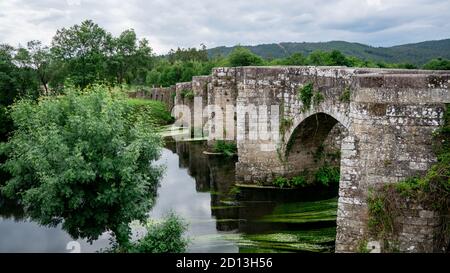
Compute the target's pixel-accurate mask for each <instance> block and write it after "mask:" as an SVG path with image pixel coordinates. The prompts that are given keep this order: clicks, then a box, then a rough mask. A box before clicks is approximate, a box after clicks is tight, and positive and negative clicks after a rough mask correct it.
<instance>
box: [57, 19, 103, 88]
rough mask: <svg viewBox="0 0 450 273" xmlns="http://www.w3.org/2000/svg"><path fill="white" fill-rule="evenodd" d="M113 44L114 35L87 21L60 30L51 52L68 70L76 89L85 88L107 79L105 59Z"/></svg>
mask: <svg viewBox="0 0 450 273" xmlns="http://www.w3.org/2000/svg"><path fill="white" fill-rule="evenodd" d="M111 43H112V36H111V34H109V33H107V32H106V31H105V30H104V29H102V28H101V27H99V26H98V25H97V24H95V23H94V22H92V21H90V20H87V21H84V22H82V23H81V25H74V26H72V27H70V28H68V29H66V28H63V29H61V30H58V31H57V32H56V35H55V36H54V37H53V41H52V48H51V51H52V53H53V54H54V55H55V57H56V58H57V59H58V60H60V61H63V62H65V63H66V64H67V65H68V66H69V67H68V69H67V71H69V72H68V75H67V76H68V77H70V78H71V79H72V80H73V82H74V83H75V84H76V85H78V86H80V87H86V86H87V85H88V84H92V83H94V82H95V81H97V80H103V79H105V78H106V77H107V70H106V67H107V64H106V58H107V52H108V49H110V48H111Z"/></svg>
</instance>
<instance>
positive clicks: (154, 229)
mask: <svg viewBox="0 0 450 273" xmlns="http://www.w3.org/2000/svg"><path fill="white" fill-rule="evenodd" d="M186 229H187V225H186V224H185V223H184V221H183V219H181V218H179V217H178V216H177V215H175V214H174V213H169V214H168V215H166V217H165V218H164V219H163V221H162V222H161V223H152V222H150V223H149V224H148V225H147V234H146V235H145V236H144V237H143V238H141V239H140V240H138V241H137V242H135V243H133V244H132V245H131V247H130V248H129V249H127V250H125V251H127V252H134V253H182V252H185V251H186V247H187V245H188V240H187V239H185V238H183V233H184V232H185V231H186ZM119 251H120V250H119Z"/></svg>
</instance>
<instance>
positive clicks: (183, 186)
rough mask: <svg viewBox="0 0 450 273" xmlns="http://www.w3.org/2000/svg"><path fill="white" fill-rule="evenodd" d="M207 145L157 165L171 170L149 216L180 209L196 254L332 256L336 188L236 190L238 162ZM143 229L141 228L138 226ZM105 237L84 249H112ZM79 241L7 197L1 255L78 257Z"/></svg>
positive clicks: (170, 153)
mask: <svg viewBox="0 0 450 273" xmlns="http://www.w3.org/2000/svg"><path fill="white" fill-rule="evenodd" d="M206 149H207V148H206V144H205V143H204V142H178V143H175V142H167V143H166V147H165V148H164V149H163V151H162V155H161V158H160V160H159V161H158V162H157V164H165V165H166V171H165V175H164V177H163V179H162V180H161V185H160V187H159V188H158V196H157V199H156V203H155V205H154V207H153V209H152V210H151V212H149V215H150V217H151V218H154V219H159V218H161V217H163V216H164V215H165V214H166V213H167V212H169V211H173V212H175V213H177V214H178V215H180V216H181V217H183V218H184V219H185V220H186V221H187V223H188V224H189V228H188V231H187V234H186V236H188V238H189V239H190V244H189V248H188V251H189V252H209V253H211V252H220V253H225V252H311V251H312V252H332V251H334V238H335V234H336V210H337V198H336V197H335V196H336V194H337V193H336V189H326V188H314V189H302V190H290V189H260V188H250V187H236V186H235V185H234V175H235V173H234V172H235V169H234V166H235V159H230V158H224V157H221V156H211V155H205V154H204V153H203V151H205V150H206ZM135 230H139V227H135ZM109 239H110V236H109V235H108V234H107V233H105V234H103V235H102V236H101V237H100V238H99V239H98V240H96V241H94V242H93V243H92V244H90V243H88V242H86V241H84V240H78V241H77V242H78V243H79V245H80V251H81V252H97V251H100V250H101V249H105V248H107V247H108V246H109ZM71 241H72V238H71V237H70V236H69V235H68V234H67V233H66V232H65V231H63V230H62V229H61V227H60V226H57V227H53V228H51V227H43V226H40V225H39V224H37V223H35V222H33V221H30V220H29V219H26V218H24V217H23V214H22V213H21V211H20V209H17V208H15V207H13V206H8V205H7V204H2V203H1V200H0V252H70V250H68V249H67V247H68V243H69V242H71Z"/></svg>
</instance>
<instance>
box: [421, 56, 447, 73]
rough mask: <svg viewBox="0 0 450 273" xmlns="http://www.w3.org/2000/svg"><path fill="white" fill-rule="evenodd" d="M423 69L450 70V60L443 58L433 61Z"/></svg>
mask: <svg viewBox="0 0 450 273" xmlns="http://www.w3.org/2000/svg"><path fill="white" fill-rule="evenodd" d="M423 68H424V69H429V70H450V60H446V59H442V58H438V59H433V60H431V61H429V62H428V63H426V64H425V65H424V66H423Z"/></svg>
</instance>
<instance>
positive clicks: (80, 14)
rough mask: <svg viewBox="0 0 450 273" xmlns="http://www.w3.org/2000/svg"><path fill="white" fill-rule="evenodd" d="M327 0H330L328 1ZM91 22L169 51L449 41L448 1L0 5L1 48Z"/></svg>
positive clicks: (107, 0) (12, 0) (26, 0)
mask: <svg viewBox="0 0 450 273" xmlns="http://www.w3.org/2000/svg"><path fill="white" fill-rule="evenodd" d="M331 2H332V3H331ZM85 19H92V20H94V21H95V22H96V23H98V24H99V25H100V26H101V27H103V28H105V29H106V30H107V31H109V32H111V33H113V34H114V35H117V34H119V33H120V32H121V31H123V30H125V29H129V28H133V29H135V31H136V32H137V34H138V36H140V37H145V38H147V39H148V40H149V41H150V44H151V46H152V47H153V49H154V50H155V52H156V53H165V52H167V51H168V50H169V49H170V48H177V47H193V46H195V47H198V46H200V44H201V43H204V44H205V45H206V46H207V47H215V46H220V45H227V46H230V45H235V44H242V45H255V44H261V43H278V42H303V41H307V42H318V41H330V40H346V41H352V42H360V43H365V44H370V45H374V46H391V45H397V44H404V43H412V42H420V41H424V40H437V39H445V38H450V1H449V0H340V1H328V0H241V1H236V0H223V1H212V0H210V1H208V0H184V1H181V0H147V1H145V0H101V1H99V0H0V43H9V44H12V45H15V46H16V45H18V44H19V43H21V44H25V43H26V42H27V41H29V40H34V39H37V40H41V41H43V42H45V43H48V44H49V43H50V42H51V38H52V36H53V35H54V34H55V32H56V30H57V29H59V28H62V27H69V26H71V25H73V24H77V23H80V22H81V21H83V20H85Z"/></svg>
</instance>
